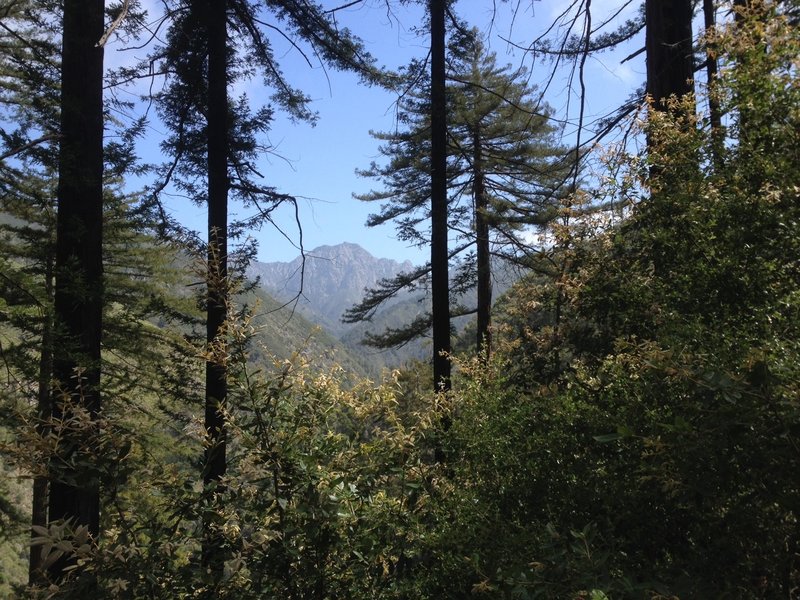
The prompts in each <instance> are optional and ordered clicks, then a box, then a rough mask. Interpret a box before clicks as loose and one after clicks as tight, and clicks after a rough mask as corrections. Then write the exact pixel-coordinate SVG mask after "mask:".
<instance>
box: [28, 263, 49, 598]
mask: <svg viewBox="0 0 800 600" xmlns="http://www.w3.org/2000/svg"><path fill="white" fill-rule="evenodd" d="M48 254H49V253H48ZM45 260H46V264H45V270H44V271H45V272H44V288H45V297H46V298H47V302H48V304H49V303H51V302H52V298H53V259H52V257H51V256H49V255H48V256H47V257H46V259H45ZM52 380H53V314H52V311H51V310H50V306H49V305H48V306H47V307H46V309H45V311H44V321H43V323H42V348H41V351H40V354H39V382H38V385H39V394H38V396H39V397H38V398H37V404H38V406H37V407H36V412H37V416H38V419H39V422H38V424H37V426H36V429H37V431H38V433H39V435H41V436H42V437H44V436H45V435H47V432H48V431H49V430H50V426H49V421H50V417H51V416H52V411H51V408H50V394H51V386H52ZM48 487H49V486H48V482H47V477H46V476H43V475H37V476H36V477H34V479H33V498H32V501H31V525H34V526H39V527H44V526H46V525H47V490H48ZM38 535H39V534H38V533H36V532H35V531H31V537H32V538H35V537H38ZM43 558H44V557H43V556H42V548H41V547H40V546H37V547H31V551H30V556H29V561H28V583H29V584H30V585H34V584H37V583H41V581H42V576H43V573H42V562H43Z"/></svg>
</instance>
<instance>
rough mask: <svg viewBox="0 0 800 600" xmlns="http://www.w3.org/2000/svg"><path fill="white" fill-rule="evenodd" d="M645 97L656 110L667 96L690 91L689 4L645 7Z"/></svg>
mask: <svg viewBox="0 0 800 600" xmlns="http://www.w3.org/2000/svg"><path fill="white" fill-rule="evenodd" d="M645 20H646V25H647V28H646V39H645V47H646V52H647V93H648V94H650V96H651V97H652V98H653V102H654V106H655V107H656V109H658V110H662V109H663V108H664V101H665V100H666V99H667V98H669V97H670V96H671V95H673V94H674V95H675V96H678V97H680V96H684V95H685V94H689V93H692V92H693V91H694V84H693V80H694V62H693V55H692V0H647V1H646V3H645Z"/></svg>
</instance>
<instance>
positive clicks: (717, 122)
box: [703, 0, 724, 169]
mask: <svg viewBox="0 0 800 600" xmlns="http://www.w3.org/2000/svg"><path fill="white" fill-rule="evenodd" d="M703 21H704V25H705V30H706V36H710V35H712V34H713V33H714V30H715V29H716V26H717V19H716V7H715V6H714V0H703ZM716 54H717V49H716V48H715V46H714V44H712V43H711V42H710V41H708V40H707V41H706V81H707V85H708V116H709V121H710V123H709V124H710V126H711V143H712V155H713V156H712V160H713V162H714V167H715V168H717V169H719V168H720V166H721V161H722V148H723V144H724V140H723V134H722V112H721V109H720V106H719V102H718V101H717V97H716V92H715V90H714V82H715V81H716V79H717V73H718V70H719V67H718V65H717V56H716Z"/></svg>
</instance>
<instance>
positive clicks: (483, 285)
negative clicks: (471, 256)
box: [472, 129, 492, 359]
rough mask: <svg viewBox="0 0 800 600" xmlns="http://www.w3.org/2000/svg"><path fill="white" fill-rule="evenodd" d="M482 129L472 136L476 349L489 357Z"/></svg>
mask: <svg viewBox="0 0 800 600" xmlns="http://www.w3.org/2000/svg"><path fill="white" fill-rule="evenodd" d="M481 143H482V140H481V135H480V130H479V129H476V131H475V132H474V133H473V139H472V168H473V171H474V177H473V183H472V195H473V198H474V202H475V242H476V254H477V262H478V266H477V268H478V285H477V287H478V315H477V318H478V332H477V334H478V339H477V352H478V355H479V356H481V355H482V356H485V357H486V358H487V359H488V358H489V355H490V353H491V351H492V331H491V324H492V323H491V319H492V265H491V257H490V255H489V200H488V198H487V197H486V184H485V182H484V172H483V154H482V152H481V150H482V147H481Z"/></svg>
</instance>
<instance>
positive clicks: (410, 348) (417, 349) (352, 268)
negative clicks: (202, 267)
mask: <svg viewBox="0 0 800 600" xmlns="http://www.w3.org/2000/svg"><path fill="white" fill-rule="evenodd" d="M413 268H414V265H413V264H412V263H411V262H409V261H405V262H402V263H401V262H398V261H395V260H391V259H387V258H375V257H374V256H372V255H371V254H370V253H369V252H367V251H366V250H364V249H363V248H362V247H361V246H359V245H358V244H353V243H343V244H339V245H336V246H321V247H319V248H315V249H314V250H312V251H310V252H307V253H306V259H305V264H303V261H302V260H301V258H300V257H298V258H296V259H294V260H293V261H291V262H271V263H263V262H253V263H252V264H251V266H250V270H249V275H250V277H253V278H255V277H258V278H259V279H260V283H261V287H262V288H263V290H264V291H266V292H267V293H268V294H270V295H271V296H273V297H274V298H276V299H278V300H279V301H282V302H291V304H290V307H291V308H294V309H295V310H296V312H297V313H298V314H299V315H300V316H302V317H303V318H304V319H306V320H308V321H310V322H312V323H316V324H318V325H320V326H321V327H323V328H324V329H325V330H326V331H327V332H328V333H329V334H331V336H333V337H335V338H336V339H337V340H339V341H340V342H341V343H342V344H343V345H344V346H345V347H346V348H347V349H348V350H349V354H350V355H352V356H354V357H357V360H358V361H359V362H360V363H361V364H363V365H365V366H366V368H368V369H369V370H371V372H372V373H373V374H374V373H375V372H376V370H379V369H380V368H382V367H396V366H400V365H402V364H403V363H405V362H406V361H408V360H409V359H418V358H423V359H424V358H427V357H428V355H429V352H430V340H428V339H426V338H423V339H420V340H415V341H414V342H411V343H409V344H408V345H406V346H404V347H402V348H396V349H391V350H385V351H384V350H377V349H375V348H370V347H366V346H364V345H362V344H361V341H362V340H363V338H364V336H365V334H366V333H381V332H383V331H384V330H385V329H386V328H387V327H392V328H397V327H402V326H403V325H405V324H407V323H410V322H411V321H413V320H414V318H415V317H417V316H418V315H419V314H421V313H423V312H425V311H427V310H430V304H429V300H428V299H426V298H425V295H424V293H422V292H416V293H409V292H403V293H400V294H398V296H397V297H396V298H393V299H392V300H390V301H387V302H386V303H385V305H384V306H383V307H381V309H380V310H379V311H378V312H377V314H376V315H375V316H374V318H373V319H372V321H369V322H362V323H355V324H344V323H342V322H341V317H342V315H343V314H344V312H345V311H346V310H347V309H349V308H350V307H352V306H353V305H354V304H356V303H357V302H359V301H360V300H361V299H362V298H363V296H364V289H365V288H369V287H374V286H375V285H376V284H377V282H378V281H380V280H381V279H384V278H391V277H394V276H395V275H397V274H398V273H400V272H404V271H410V270H412V269H413ZM518 277H519V273H517V272H516V269H514V268H512V267H511V266H509V265H507V264H500V265H497V266H496V269H495V278H494V297H495V298H498V297H500V296H501V295H502V293H503V292H504V291H505V290H506V289H508V287H509V286H510V285H511V283H512V282H513V281H515V280H516V279H518ZM301 281H302V293H301V288H300V283H301ZM452 300H453V302H461V303H464V304H466V305H467V306H474V304H475V298H474V294H467V295H466V296H465V297H463V298H453V299H452ZM295 301H296V302H295ZM283 310H284V311H286V314H289V311H288V310H287V309H283ZM471 319H472V317H471V316H467V317H463V318H460V319H456V320H454V322H453V326H454V328H455V329H456V330H458V331H461V330H463V329H464V327H465V326H466V325H467V324H468V323H469V322H470V321H471Z"/></svg>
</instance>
